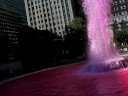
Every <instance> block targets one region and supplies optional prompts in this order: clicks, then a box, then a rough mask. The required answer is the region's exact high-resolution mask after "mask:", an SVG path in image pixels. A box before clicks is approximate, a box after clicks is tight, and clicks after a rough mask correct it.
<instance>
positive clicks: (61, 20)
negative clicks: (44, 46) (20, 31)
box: [25, 0, 74, 35]
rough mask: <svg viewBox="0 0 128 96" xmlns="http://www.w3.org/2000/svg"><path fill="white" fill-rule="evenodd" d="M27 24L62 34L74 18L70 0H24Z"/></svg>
mask: <svg viewBox="0 0 128 96" xmlns="http://www.w3.org/2000/svg"><path fill="white" fill-rule="evenodd" d="M25 6H26V14H27V21H28V25H29V26H30V27H33V28H37V29H39V30H45V29H47V30H50V31H52V32H53V33H57V34H58V35H63V31H64V30H65V26H66V25H69V23H70V22H71V21H72V20H73V19H74V16H73V11H72V5H71V0H25Z"/></svg>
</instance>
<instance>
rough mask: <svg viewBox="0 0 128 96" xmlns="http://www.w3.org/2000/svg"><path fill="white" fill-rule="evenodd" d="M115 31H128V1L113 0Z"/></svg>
mask: <svg viewBox="0 0 128 96" xmlns="http://www.w3.org/2000/svg"><path fill="white" fill-rule="evenodd" d="M112 9H113V30H114V31H126V30H128V0H113V7H112Z"/></svg>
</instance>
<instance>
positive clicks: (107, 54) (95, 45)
mask: <svg viewBox="0 0 128 96" xmlns="http://www.w3.org/2000/svg"><path fill="white" fill-rule="evenodd" d="M111 4H112V0H84V2H83V7H84V12H85V14H86V15H87V19H88V39H89V47H90V48H89V53H88V54H89V62H90V63H91V64H106V62H107V63H109V62H110V61H113V60H114V59H116V60H117V59H119V60H120V59H122V58H121V57H120V56H119V54H118V52H117V51H116V49H115V47H114V43H113V32H112V30H111V27H110V25H109V23H110V22H111V20H112V14H111Z"/></svg>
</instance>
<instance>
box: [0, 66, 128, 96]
mask: <svg viewBox="0 0 128 96" xmlns="http://www.w3.org/2000/svg"><path fill="white" fill-rule="evenodd" d="M82 66H83V64H76V65H69V66H65V67H61V68H56V69H51V70H49V71H44V72H40V73H36V74H33V75H29V76H26V77H23V78H19V79H16V80H13V81H10V82H7V83H4V84H2V85H0V96H128V70H123V71H120V72H111V73H108V74H104V75H98V76H87V75H81V74H79V75H78V74H76V72H77V71H78V70H79V69H80V68H81V67H82Z"/></svg>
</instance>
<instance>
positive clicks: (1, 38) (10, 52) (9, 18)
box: [0, 0, 27, 63]
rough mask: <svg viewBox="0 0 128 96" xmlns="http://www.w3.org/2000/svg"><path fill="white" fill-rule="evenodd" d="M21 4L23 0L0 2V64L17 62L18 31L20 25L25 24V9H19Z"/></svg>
mask: <svg viewBox="0 0 128 96" xmlns="http://www.w3.org/2000/svg"><path fill="white" fill-rule="evenodd" d="M23 2H24V1H23V0H0V46H1V47H0V63H8V62H14V61H16V60H17V50H18V47H19V40H18V35H19V29H20V27H21V25H23V24H26V23H27V21H26V20H25V14H23V13H25V8H24V9H21V6H22V5H23V4H24V3H23ZM20 4H21V5H20ZM18 5H20V6H18ZM22 8H23V7H22ZM23 18H24V19H23Z"/></svg>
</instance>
